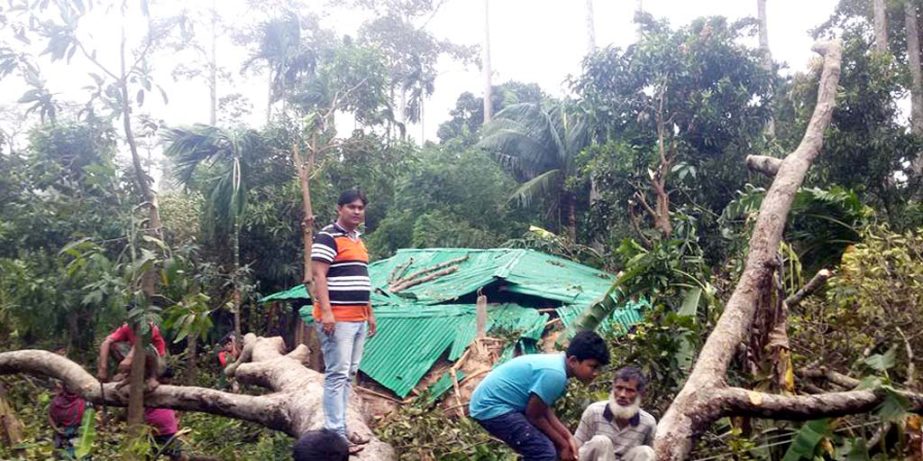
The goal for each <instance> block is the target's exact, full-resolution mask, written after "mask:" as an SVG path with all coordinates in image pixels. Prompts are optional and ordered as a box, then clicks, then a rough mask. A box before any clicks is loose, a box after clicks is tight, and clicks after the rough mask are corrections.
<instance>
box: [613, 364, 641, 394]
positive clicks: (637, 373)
mask: <svg viewBox="0 0 923 461" xmlns="http://www.w3.org/2000/svg"><path fill="white" fill-rule="evenodd" d="M619 380H622V381H634V382H635V383H636V384H637V385H638V392H644V389H645V388H646V387H647V378H646V377H645V376H644V373H642V372H641V369H640V368H638V367H632V366H628V367H622V368H619V369H618V370H616V372H615V376H614V377H613V378H612V385H613V386H614V385H615V382H616V381H619Z"/></svg>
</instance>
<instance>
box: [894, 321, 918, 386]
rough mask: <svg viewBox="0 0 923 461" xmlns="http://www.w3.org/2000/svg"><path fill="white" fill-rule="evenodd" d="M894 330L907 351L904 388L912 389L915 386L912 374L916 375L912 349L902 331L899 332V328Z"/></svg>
mask: <svg viewBox="0 0 923 461" xmlns="http://www.w3.org/2000/svg"><path fill="white" fill-rule="evenodd" d="M896 329H897V333H898V334H899V335H901V339H903V340H904V348H905V350H906V351H907V378H906V379H904V386H906V387H907V388H913V385H914V384H915V379H914V374H916V368H915V367H914V365H913V347H911V346H910V339H909V338H907V335H905V334H904V330H901V327H896Z"/></svg>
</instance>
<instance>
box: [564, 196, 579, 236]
mask: <svg viewBox="0 0 923 461" xmlns="http://www.w3.org/2000/svg"><path fill="white" fill-rule="evenodd" d="M565 197H566V198H565V199H564V200H566V201H567V203H566V206H567V237H568V238H570V241H571V242H573V243H577V197H576V196H575V195H574V194H573V193H571V192H567V193H566V195H565Z"/></svg>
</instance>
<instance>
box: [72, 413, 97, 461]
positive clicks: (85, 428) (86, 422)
mask: <svg viewBox="0 0 923 461" xmlns="http://www.w3.org/2000/svg"><path fill="white" fill-rule="evenodd" d="M78 434H79V435H78V437H77V445H76V446H75V447H74V457H76V458H77V459H84V458H86V457H88V456H89V455H90V452H91V451H92V450H93V443H94V442H96V410H95V409H93V408H87V409H86V410H84V412H83V421H81V423H80V430H79V432H78Z"/></svg>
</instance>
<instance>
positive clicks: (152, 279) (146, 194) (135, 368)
mask: <svg viewBox="0 0 923 461" xmlns="http://www.w3.org/2000/svg"><path fill="white" fill-rule="evenodd" d="M119 57H120V61H119V66H120V67H119V69H120V72H119V75H120V76H121V79H119V81H118V86H119V90H120V92H121V95H122V128H123V129H124V131H125V141H126V142H127V143H128V148H129V150H130V151H131V161H132V165H133V166H134V168H135V177H136V178H137V181H138V186H139V187H140V188H141V196H142V197H143V198H144V202H145V205H147V207H148V213H149V221H148V223H147V228H146V229H145V231H144V232H145V234H147V235H149V236H151V237H154V238H155V239H158V240H161V239H162V238H163V235H162V232H161V222H160V210H159V207H158V205H157V196H156V195H154V191H153V190H152V189H151V183H150V180H149V177H148V175H147V173H145V171H144V167H143V166H142V165H141V156H140V155H139V154H138V145H137V143H136V142H135V135H134V132H133V131H132V127H131V97H130V96H129V94H128V73H129V72H128V69H127V67H126V65H125V60H126V55H125V18H124V16H123V17H122V27H121V42H120V44H119ZM157 279H158V276H157V272H156V270H155V269H154V268H153V267H152V268H150V269H148V270H147V271H146V272H145V273H144V274H142V275H141V291H142V292H143V293H144V296H145V298H147V300H148V302H150V300H151V299H153V297H154V295H155V294H156V290H157ZM140 333H141V331H140V328H139V327H135V336H136V337H137V338H138V341H137V344H136V345H135V347H136V348H137V356H138V357H141V358H143V357H144V348H145V347H146V346H147V340H146V338H145V336H144V335H142V334H140ZM144 362H145V360H133V361H132V365H131V371H130V373H129V385H128V387H129V389H130V390H131V399H130V400H129V403H128V425H129V426H130V427H133V428H140V427H141V424H142V423H143V422H144V394H143V389H144Z"/></svg>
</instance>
